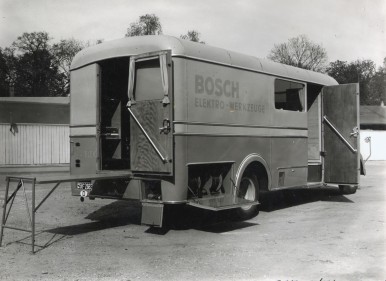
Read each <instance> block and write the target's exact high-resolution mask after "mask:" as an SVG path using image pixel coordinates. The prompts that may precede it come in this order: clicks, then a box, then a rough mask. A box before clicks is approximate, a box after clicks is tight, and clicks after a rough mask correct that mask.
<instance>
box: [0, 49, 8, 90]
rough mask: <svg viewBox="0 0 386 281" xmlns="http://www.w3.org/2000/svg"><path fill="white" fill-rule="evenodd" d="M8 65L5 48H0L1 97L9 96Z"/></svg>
mask: <svg viewBox="0 0 386 281" xmlns="http://www.w3.org/2000/svg"><path fill="white" fill-rule="evenodd" d="M7 73H8V66H7V61H6V58H5V55H4V52H3V50H2V49H1V48H0V97H7V96H8V93H9V83H8V81H7Z"/></svg>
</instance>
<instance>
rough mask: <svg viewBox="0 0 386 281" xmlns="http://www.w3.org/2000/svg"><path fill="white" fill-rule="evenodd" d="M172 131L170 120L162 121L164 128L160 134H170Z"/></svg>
mask: <svg viewBox="0 0 386 281" xmlns="http://www.w3.org/2000/svg"><path fill="white" fill-rule="evenodd" d="M170 131H171V128H170V120H169V119H167V118H165V119H164V120H163V121H162V127H161V128H159V132H160V134H165V135H167V134H169V133H170Z"/></svg>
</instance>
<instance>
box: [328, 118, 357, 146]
mask: <svg viewBox="0 0 386 281" xmlns="http://www.w3.org/2000/svg"><path fill="white" fill-rule="evenodd" d="M323 120H324V121H325V122H326V124H327V125H328V126H329V127H330V128H331V129H332V130H333V131H334V133H335V134H336V135H337V136H338V137H339V138H340V139H341V140H342V141H343V142H344V143H345V144H346V145H347V146H348V148H350V150H351V151H352V152H353V153H356V152H358V150H357V149H355V148H354V147H353V146H352V145H351V144H350V143H349V142H348V141H347V140H346V139H345V137H344V136H342V134H341V133H339V131H338V129H336V128H335V126H334V125H333V124H332V123H331V122H330V121H329V120H328V119H327V116H326V115H324V116H323Z"/></svg>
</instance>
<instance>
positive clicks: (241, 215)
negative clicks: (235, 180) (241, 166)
mask: <svg viewBox="0 0 386 281" xmlns="http://www.w3.org/2000/svg"><path fill="white" fill-rule="evenodd" d="M238 197H239V198H243V199H247V200H249V201H258V200H259V181H258V179H257V177H256V176H255V175H252V174H249V173H245V174H244V175H243V177H242V178H241V181H240V187H239V190H238ZM258 214H259V207H258V206H257V205H252V206H247V207H241V208H238V209H237V210H236V215H237V218H238V219H240V220H247V219H251V218H253V217H255V216H257V215H258Z"/></svg>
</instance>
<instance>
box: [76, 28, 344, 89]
mask: <svg viewBox="0 0 386 281" xmlns="http://www.w3.org/2000/svg"><path fill="white" fill-rule="evenodd" d="M160 50H171V53H172V56H174V57H175V56H180V57H186V58H190V59H195V60H199V61H205V62H210V63H215V64H219V65H224V66H231V67H234V68H239V69H245V70H249V71H254V72H260V73H265V74H269V75H274V76H279V77H285V78H289V79H294V80H299V81H304V82H312V83H315V84H320V85H336V84H338V83H337V82H336V81H335V80H334V79H333V78H332V77H330V76H328V75H325V74H322V73H319V72H314V71H310V70H305V69H301V68H297V67H293V66H289V65H285V64H281V63H276V62H273V61H270V60H267V59H261V58H256V57H253V56H249V55H244V54H240V53H237V52H233V51H228V50H225V49H222V48H217V47H212V46H208V45H206V44H200V43H196V42H191V41H188V40H183V39H180V38H177V37H173V36H166V35H148V36H137V37H125V38H122V39H117V40H113V41H108V42H104V43H101V44H98V45H95V46H91V47H89V48H86V49H83V50H82V51H80V52H79V53H78V54H77V55H76V56H75V57H74V59H73V61H72V64H71V70H75V69H77V68H81V67H83V66H85V65H88V64H91V63H95V62H98V61H102V60H106V59H112V58H117V57H127V56H131V55H137V54H141V53H148V52H155V51H160Z"/></svg>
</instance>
